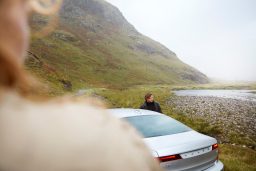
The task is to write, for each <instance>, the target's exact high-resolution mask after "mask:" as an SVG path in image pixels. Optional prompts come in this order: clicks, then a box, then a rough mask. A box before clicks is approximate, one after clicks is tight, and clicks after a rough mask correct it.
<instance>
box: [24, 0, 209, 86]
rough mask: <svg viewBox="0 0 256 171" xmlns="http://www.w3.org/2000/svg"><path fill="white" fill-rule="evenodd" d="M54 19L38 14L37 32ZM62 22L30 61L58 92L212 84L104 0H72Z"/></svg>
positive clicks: (34, 45) (38, 41)
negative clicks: (80, 89) (64, 89)
mask: <svg viewBox="0 0 256 171" xmlns="http://www.w3.org/2000/svg"><path fill="white" fill-rule="evenodd" d="M49 20H50V19H49V18H47V17H44V16H39V15H34V16H33V17H32V18H31V26H32V30H39V29H41V28H42V27H45V25H46V24H47V22H49ZM58 20H59V24H58V26H57V27H56V28H55V29H54V30H53V31H52V32H51V33H50V34H48V35H47V36H45V37H43V38H36V37H35V36H34V37H32V42H31V48H30V51H29V55H28V56H29V57H28V59H27V61H26V66H27V68H28V70H30V71H32V72H33V73H34V74H35V75H37V76H38V77H39V78H40V79H43V80H44V81H46V82H47V83H48V84H49V85H50V87H52V88H53V89H62V87H63V86H64V88H66V89H71V88H73V89H79V88H82V87H93V86H96V87H100V86H103V87H126V86H130V85H138V84H188V83H207V82H208V78H207V77H206V76H205V75H204V74H202V73H200V72H199V71H197V70H196V69H194V68H192V67H190V66H188V65H186V64H184V63H183V62H182V61H180V60H179V59H178V58H177V56H176V55H175V53H173V52H172V51H170V50H169V49H167V48H166V47H164V46H163V45H161V44H160V43H158V42H156V41H154V40H152V39H150V38H148V37H146V36H143V35H142V34H140V33H139V32H137V31H136V29H135V28H134V27H133V26H132V25H131V24H129V23H128V22H127V21H126V19H125V18H124V17H123V15H122V14H121V12H120V11H119V10H118V9H117V8H116V7H114V6H112V5H111V4H109V3H107V2H105V1H103V0H66V1H64V3H63V6H62V9H61V10H60V12H59V17H58Z"/></svg>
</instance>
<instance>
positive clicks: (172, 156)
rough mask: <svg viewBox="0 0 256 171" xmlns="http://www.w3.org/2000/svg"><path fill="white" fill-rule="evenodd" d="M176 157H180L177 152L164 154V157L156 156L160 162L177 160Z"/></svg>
mask: <svg viewBox="0 0 256 171" xmlns="http://www.w3.org/2000/svg"><path fill="white" fill-rule="evenodd" d="M178 159H181V156H180V155H179V154H176V155H170V156H164V157H158V160H159V161H160V162H167V161H173V160H178Z"/></svg>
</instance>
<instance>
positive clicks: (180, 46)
mask: <svg viewBox="0 0 256 171" xmlns="http://www.w3.org/2000/svg"><path fill="white" fill-rule="evenodd" d="M107 1H108V2H110V3H112V4H113V5H115V6H117V7H118V8H119V9H120V11H121V12H122V13H123V15H124V16H125V18H126V19H127V20H128V21H129V22H130V23H131V24H132V25H134V26H135V28H136V29H137V30H138V31H139V32H141V33H142V34H144V35H147V36H149V37H151V38H152V39H154V40H157V41H159V42H161V43H162V44H164V45H165V46H167V47H168V48H169V49H170V50H172V51H174V52H175V53H176V54H177V55H178V57H179V58H180V59H181V60H182V61H184V62H185V63H187V64H189V65H191V66H193V67H195V68H197V69H198V70H200V71H202V72H203V73H205V74H206V75H207V76H209V77H214V78H220V79H225V80H244V81H246V80H248V81H252V80H253V81H256V0H107Z"/></svg>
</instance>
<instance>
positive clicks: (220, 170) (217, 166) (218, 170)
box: [204, 161, 224, 171]
mask: <svg viewBox="0 0 256 171" xmlns="http://www.w3.org/2000/svg"><path fill="white" fill-rule="evenodd" d="M204 171H224V165H223V163H222V162H221V161H216V162H215V163H214V165H213V166H212V167H210V168H208V169H206V170H204Z"/></svg>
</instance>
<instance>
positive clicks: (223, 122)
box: [167, 96, 256, 149]
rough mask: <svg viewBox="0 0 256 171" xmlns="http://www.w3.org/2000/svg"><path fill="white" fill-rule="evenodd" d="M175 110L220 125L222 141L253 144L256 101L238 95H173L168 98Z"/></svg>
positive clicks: (219, 136) (251, 145)
mask: <svg viewBox="0 0 256 171" xmlns="http://www.w3.org/2000/svg"><path fill="white" fill-rule="evenodd" d="M167 104H168V105H170V106H171V107H172V109H173V111H174V112H176V113H180V114H186V115H188V116H189V117H192V118H193V117H199V118H203V119H204V120H205V121H207V122H209V123H210V124H212V125H214V126H216V127H219V128H220V130H221V134H220V135H218V136H217V138H218V139H219V141H220V142H221V143H231V144H240V145H246V146H248V147H250V148H253V149H255V146H256V102H255V101H243V100H237V99H228V98H218V97H201V96H172V97H171V98H170V99H169V100H168V102H167Z"/></svg>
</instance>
